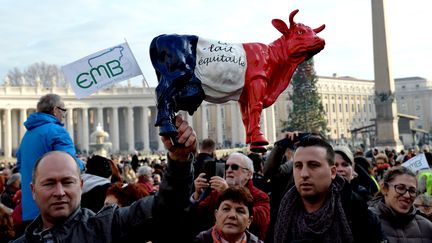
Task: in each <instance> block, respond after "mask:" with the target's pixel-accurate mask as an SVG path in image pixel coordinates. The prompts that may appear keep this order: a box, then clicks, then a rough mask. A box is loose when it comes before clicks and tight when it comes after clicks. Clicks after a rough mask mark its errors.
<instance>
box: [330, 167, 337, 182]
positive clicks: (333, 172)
mask: <svg viewBox="0 0 432 243" xmlns="http://www.w3.org/2000/svg"><path fill="white" fill-rule="evenodd" d="M330 172H331V178H332V180H333V179H334V178H336V172H337V170H336V166H335V165H332V166H330Z"/></svg>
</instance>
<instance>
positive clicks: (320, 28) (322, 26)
mask: <svg viewBox="0 0 432 243" xmlns="http://www.w3.org/2000/svg"><path fill="white" fill-rule="evenodd" d="M324 28H325V24H323V25H321V26H320V27H318V28H316V29H314V30H313V31H314V32H315V33H316V34H318V33H319V32H321V31H322V30H323V29H324Z"/></svg>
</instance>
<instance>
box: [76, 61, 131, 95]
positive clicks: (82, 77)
mask: <svg viewBox="0 0 432 243" xmlns="http://www.w3.org/2000/svg"><path fill="white" fill-rule="evenodd" d="M123 71H124V69H123V67H122V66H121V64H120V62H119V61H118V60H111V61H109V62H106V63H105V64H104V65H99V66H97V67H93V68H91V69H90V70H89V71H88V72H84V73H80V74H79V75H78V76H77V78H76V83H77V85H78V86H79V87H81V88H83V89H87V88H90V87H91V86H92V85H93V84H97V78H98V77H101V76H102V75H103V73H105V75H106V76H107V77H108V78H112V77H115V76H117V75H120V74H122V73H123Z"/></svg>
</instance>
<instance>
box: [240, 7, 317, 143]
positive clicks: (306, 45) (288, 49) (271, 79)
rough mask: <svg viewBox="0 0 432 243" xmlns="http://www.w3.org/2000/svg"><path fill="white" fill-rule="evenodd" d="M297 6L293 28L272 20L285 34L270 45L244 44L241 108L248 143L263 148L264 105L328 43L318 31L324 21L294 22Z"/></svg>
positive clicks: (277, 94)
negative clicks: (318, 24) (316, 25)
mask: <svg viewBox="0 0 432 243" xmlns="http://www.w3.org/2000/svg"><path fill="white" fill-rule="evenodd" d="M297 12H298V10H295V11H293V12H292V13H291V14H290V18H289V19H290V28H288V26H287V25H286V24H285V22H283V21H282V20H279V19H274V20H273V21H272V23H273V25H274V27H275V28H276V29H277V30H279V32H281V33H282V34H283V35H282V36H281V37H280V38H279V39H277V40H276V41H274V42H273V43H271V44H269V45H265V44H261V43H247V44H243V47H244V49H245V51H246V56H247V70H246V78H245V86H244V88H243V92H242V94H241V96H240V100H239V103H240V110H241V113H242V119H243V123H244V125H245V129H246V143H248V144H249V143H250V144H251V149H253V150H255V151H263V150H265V149H264V147H263V146H264V145H267V144H268V142H267V139H266V138H265V137H264V135H263V134H262V132H261V129H260V116H261V112H262V110H263V108H266V107H269V106H271V105H272V104H274V102H275V101H276V100H277V98H278V97H279V95H280V94H281V93H282V92H283V91H284V90H285V89H286V88H287V87H288V85H289V83H290V81H291V77H292V75H293V74H294V72H295V70H296V69H297V66H298V65H299V64H300V63H302V62H304V61H305V60H307V59H309V58H311V57H312V56H313V55H315V54H317V53H318V52H320V51H321V50H322V49H323V48H324V45H325V42H324V40H323V39H321V38H320V37H318V36H317V35H316V34H317V33H319V32H320V31H322V30H323V29H324V27H325V26H324V25H323V26H321V27H319V28H317V29H315V30H314V29H311V28H310V27H308V26H305V25H303V24H300V23H298V24H297V23H295V22H294V16H295V15H296V14H297Z"/></svg>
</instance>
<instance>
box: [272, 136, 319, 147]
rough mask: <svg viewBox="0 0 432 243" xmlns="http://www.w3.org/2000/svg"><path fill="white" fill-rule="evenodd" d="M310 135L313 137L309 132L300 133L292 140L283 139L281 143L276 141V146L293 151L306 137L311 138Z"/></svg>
mask: <svg viewBox="0 0 432 243" xmlns="http://www.w3.org/2000/svg"><path fill="white" fill-rule="evenodd" d="M310 135H312V133H309V132H299V133H298V134H297V135H295V136H294V138H293V139H290V138H289V137H285V138H283V139H281V140H279V141H276V142H275V145H278V146H280V147H283V148H289V149H291V150H295V149H296V148H297V147H296V144H297V143H298V142H299V141H300V140H301V139H302V138H305V137H307V136H310Z"/></svg>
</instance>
